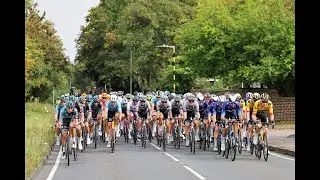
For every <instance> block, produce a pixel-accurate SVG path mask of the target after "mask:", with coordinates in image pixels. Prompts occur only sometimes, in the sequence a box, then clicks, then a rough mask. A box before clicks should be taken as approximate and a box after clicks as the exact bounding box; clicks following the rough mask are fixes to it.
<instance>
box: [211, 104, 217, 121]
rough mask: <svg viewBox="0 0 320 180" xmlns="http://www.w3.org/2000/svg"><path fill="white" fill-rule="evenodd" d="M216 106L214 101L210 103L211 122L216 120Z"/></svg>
mask: <svg viewBox="0 0 320 180" xmlns="http://www.w3.org/2000/svg"><path fill="white" fill-rule="evenodd" d="M216 107H217V104H216V103H213V104H212V107H211V109H210V111H211V114H212V115H211V118H212V122H213V123H215V122H216V120H217V116H216V114H217V112H216Z"/></svg>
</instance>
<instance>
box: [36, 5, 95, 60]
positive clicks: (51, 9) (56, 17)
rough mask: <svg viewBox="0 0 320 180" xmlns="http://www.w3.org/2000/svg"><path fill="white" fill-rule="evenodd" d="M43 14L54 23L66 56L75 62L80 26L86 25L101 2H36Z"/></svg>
mask: <svg viewBox="0 0 320 180" xmlns="http://www.w3.org/2000/svg"><path fill="white" fill-rule="evenodd" d="M35 2H38V8H39V10H40V11H41V12H43V11H46V18H47V19H48V20H50V21H52V22H53V23H54V27H55V29H56V30H57V33H58V35H59V36H60V37H61V38H62V41H63V46H64V48H65V49H66V51H65V54H66V55H67V56H69V57H70V60H71V62H72V63H73V62H74V58H75V55H76V43H75V39H76V38H77V37H78V35H79V34H80V26H81V25H84V24H85V16H87V15H88V11H89V9H90V8H91V7H94V6H96V5H98V4H99V0H35Z"/></svg>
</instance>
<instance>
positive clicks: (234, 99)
mask: <svg viewBox="0 0 320 180" xmlns="http://www.w3.org/2000/svg"><path fill="white" fill-rule="evenodd" d="M229 99H230V101H231V102H236V100H237V95H236V94H233V93H232V94H230V96H229Z"/></svg>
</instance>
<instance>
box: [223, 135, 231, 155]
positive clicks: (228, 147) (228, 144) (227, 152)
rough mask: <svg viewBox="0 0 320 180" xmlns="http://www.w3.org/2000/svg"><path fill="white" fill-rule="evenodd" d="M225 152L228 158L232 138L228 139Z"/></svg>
mask: <svg viewBox="0 0 320 180" xmlns="http://www.w3.org/2000/svg"><path fill="white" fill-rule="evenodd" d="M224 152H225V158H226V159H228V157H229V152H230V140H229V139H226V142H225V149H224Z"/></svg>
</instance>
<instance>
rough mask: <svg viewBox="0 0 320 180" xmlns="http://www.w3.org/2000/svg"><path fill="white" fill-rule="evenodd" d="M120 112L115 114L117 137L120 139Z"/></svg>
mask: <svg viewBox="0 0 320 180" xmlns="http://www.w3.org/2000/svg"><path fill="white" fill-rule="evenodd" d="M119 125H120V112H116V113H115V118H114V129H115V131H116V135H117V137H120V126H119Z"/></svg>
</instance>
